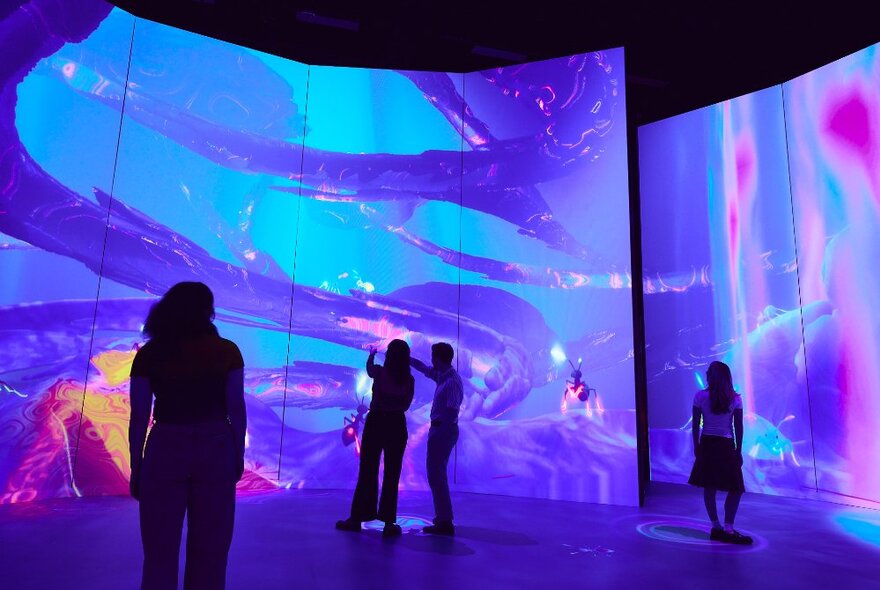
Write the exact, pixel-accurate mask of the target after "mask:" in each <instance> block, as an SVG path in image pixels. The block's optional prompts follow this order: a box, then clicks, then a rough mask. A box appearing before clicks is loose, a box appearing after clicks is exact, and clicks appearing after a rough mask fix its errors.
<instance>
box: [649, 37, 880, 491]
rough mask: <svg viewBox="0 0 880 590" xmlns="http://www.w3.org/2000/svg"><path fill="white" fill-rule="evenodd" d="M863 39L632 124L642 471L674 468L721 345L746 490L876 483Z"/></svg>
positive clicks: (870, 184) (661, 472)
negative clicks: (673, 113)
mask: <svg viewBox="0 0 880 590" xmlns="http://www.w3.org/2000/svg"><path fill="white" fill-rule="evenodd" d="M877 49H878V46H874V47H870V48H868V49H865V50H864V51H861V52H859V53H856V54H853V55H851V56H849V57H846V58H844V59H842V60H839V61H837V62H834V63H832V64H829V65H827V66H825V67H822V68H820V69H818V70H815V71H813V72H811V73H809V74H806V75H804V76H801V77H800V78H797V79H795V80H793V81H791V82H789V83H786V84H784V85H782V86H775V87H772V88H768V89H766V90H763V91H760V92H756V93H753V94H750V95H747V96H743V97H740V98H736V99H733V100H729V101H726V102H723V103H720V104H717V105H713V106H711V107H707V108H704V109H700V110H698V111H694V112H691V113H687V114H685V115H681V116H679V117H674V118H672V119H668V120H665V121H661V122H658V123H655V124H653V125H648V126H645V127H643V128H641V129H640V130H639V144H640V147H639V151H640V160H641V161H640V166H641V168H640V170H641V196H642V242H643V248H644V257H643V262H644V271H645V281H646V283H645V300H644V301H645V329H646V341H647V344H648V348H647V359H648V394H649V405H650V408H651V410H650V426H651V431H650V442H651V445H650V446H651V459H652V470H653V477H654V478H655V479H658V480H664V481H685V480H686V479H687V476H688V474H689V471H690V468H691V464H692V451H691V446H692V445H691V440H690V424H689V422H688V420H689V417H690V413H691V402H692V398H693V395H694V393H695V391H696V390H697V389H699V388H701V387H703V386H704V382H703V379H704V375H705V368H706V366H707V365H708V363H709V362H711V361H712V360H715V359H719V360H723V361H725V362H727V363H728V364H730V365H731V368H732V370H733V372H734V380H735V382H736V385H737V387H738V390H739V391H740V392H741V393H742V394H743V397H744V401H745V411H746V423H745V441H744V444H743V447H744V448H743V450H744V453H745V459H746V462H745V473H746V488H747V489H748V490H752V491H763V492H768V493H775V494H784V495H795V496H817V495H818V496H821V497H825V498H831V499H835V500H837V501H847V502H859V501H874V502H877V501H880V463H878V461H877V457H878V456H880V442H878V441H877V437H876V436H875V434H874V433H875V430H876V428H877V427H878V426H880V401H878V398H877V396H876V392H877V391H880V366H878V363H877V358H878V356H877V352H878V347H880V320H878V319H877V314H876V313H873V308H874V307H875V306H876V305H877V304H878V303H880V287H878V285H877V282H876V280H874V279H873V278H872V273H871V267H872V263H873V262H874V261H875V260H877V257H878V255H880V225H878V224H880V208H878V197H880V177H878V170H880V168H878V165H877V164H878V161H877V158H878V157H880V151H878V149H877V147H876V146H877V145H878V140H880V131H878V129H880V128H878V122H880V93H878V90H877V88H878V87H880V84H878V83H880V58H878V55H877Z"/></svg>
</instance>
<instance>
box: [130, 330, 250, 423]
mask: <svg viewBox="0 0 880 590" xmlns="http://www.w3.org/2000/svg"><path fill="white" fill-rule="evenodd" d="M243 367H244V360H243V359H242V357H241V352H240V351H239V350H238V346H236V345H235V343H234V342H232V341H230V340H226V339H224V338H220V337H219V336H215V335H205V336H198V337H195V338H189V339H186V340H182V341H181V342H179V343H176V344H175V345H173V347H165V346H162V345H160V344H157V343H156V342H154V341H150V342H148V343H146V344H145V345H144V346H143V347H141V349H140V350H138V352H137V355H135V357H134V362H133V363H132V365H131V376H132V377H146V378H148V379H149V380H150V389H151V390H152V392H153V395H155V396H156V403H155V406H154V407H153V417H154V418H155V419H156V421H157V422H164V423H169V424H198V423H202V422H212V421H215V420H224V419H226V416H227V410H226V377H227V375H228V374H229V372H230V371H234V370H235V369H241V368H243Z"/></svg>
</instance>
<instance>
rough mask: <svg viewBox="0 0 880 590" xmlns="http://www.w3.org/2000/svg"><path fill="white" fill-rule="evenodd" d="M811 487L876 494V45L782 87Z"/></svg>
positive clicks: (879, 122) (879, 376) (879, 228)
mask: <svg viewBox="0 0 880 590" xmlns="http://www.w3.org/2000/svg"><path fill="white" fill-rule="evenodd" d="M784 94H785V116H786V124H787V130H788V144H789V157H790V159H791V183H792V195H793V206H794V218H795V227H796V229H797V241H798V269H799V273H800V278H801V294H802V297H803V309H804V314H803V315H804V326H803V332H804V339H805V348H806V358H805V368H806V371H807V374H808V376H809V384H810V400H811V403H812V417H813V435H814V445H815V449H816V471H817V476H818V487H819V490H820V492H823V493H828V494H829V496H830V497H831V498H832V499H835V500H837V501H841V500H843V501H858V500H872V501H874V502H877V501H880V462H878V460H877V458H878V457H880V439H878V437H877V434H876V431H877V427H878V425H880V398H878V396H877V392H878V391H880V364H878V362H877V359H878V358H880V357H878V355H880V319H878V314H877V312H876V307H877V305H878V303H880V283H878V281H877V279H876V276H875V274H874V271H873V269H874V264H876V261H877V260H878V257H880V206H878V203H880V201H878V199H880V46H878V45H874V46H872V47H869V48H867V49H865V50H863V51H860V52H858V53H855V54H852V55H850V56H848V57H845V58H843V59H841V60H839V61H836V62H834V63H832V64H829V65H827V66H825V67H822V68H819V69H817V70H815V71H813V72H811V73H809V74H806V75H804V76H801V77H799V78H797V79H795V80H793V81H791V82H789V83H787V84H785V85H784Z"/></svg>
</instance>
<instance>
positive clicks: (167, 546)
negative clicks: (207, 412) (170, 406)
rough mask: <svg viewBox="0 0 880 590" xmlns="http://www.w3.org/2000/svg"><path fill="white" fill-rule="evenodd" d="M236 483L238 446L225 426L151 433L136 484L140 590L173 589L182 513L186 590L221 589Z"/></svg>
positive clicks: (159, 429)
mask: <svg viewBox="0 0 880 590" xmlns="http://www.w3.org/2000/svg"><path fill="white" fill-rule="evenodd" d="M235 476H236V458H235V446H234V443H233V437H232V431H231V429H230V427H229V425H228V424H225V423H217V424H208V425H197V426H179V425H168V424H156V425H155V426H154V427H153V429H152V431H151V432H150V437H149V440H148V441H147V446H146V449H145V451H144V461H143V466H142V469H141V480H140V523H141V540H142V541H143V545H144V572H143V578H142V581H141V588H142V589H144V590H147V589H149V590H153V589H157V590H158V589H163V590H164V589H166V588H168V589H171V590H176V588H177V565H178V564H177V560H178V559H177V558H178V554H179V553H180V539H181V533H182V529H183V517H184V514H185V515H186V517H187V542H186V571H185V573H184V588H186V589H187V590H189V589H206V590H207V589H221V588H224V587H225V586H226V558H227V554H228V553H229V545H230V543H231V541H232V524H233V520H234V516H235Z"/></svg>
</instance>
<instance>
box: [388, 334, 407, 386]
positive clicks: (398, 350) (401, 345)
mask: <svg viewBox="0 0 880 590" xmlns="http://www.w3.org/2000/svg"><path fill="white" fill-rule="evenodd" d="M384 366H385V370H386V371H388V374H389V375H391V379H392V380H393V381H394V382H395V383H397V384H398V385H401V384H403V383H406V382H407V380H409V379H412V371H411V370H410V368H409V344H407V343H406V342H404V341H403V340H392V341H391V342H389V343H388V350H386V351H385V365H384Z"/></svg>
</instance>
